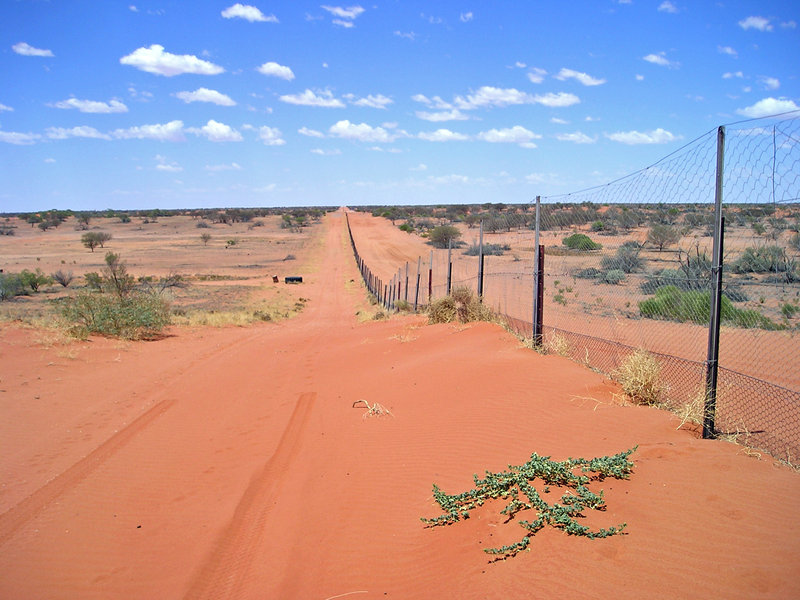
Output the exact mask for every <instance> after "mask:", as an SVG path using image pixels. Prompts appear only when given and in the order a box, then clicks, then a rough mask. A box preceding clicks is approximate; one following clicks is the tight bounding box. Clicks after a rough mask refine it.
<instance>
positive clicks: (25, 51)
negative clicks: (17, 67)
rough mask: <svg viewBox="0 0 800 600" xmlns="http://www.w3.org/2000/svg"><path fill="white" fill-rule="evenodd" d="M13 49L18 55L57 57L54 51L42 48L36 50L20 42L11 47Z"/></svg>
mask: <svg viewBox="0 0 800 600" xmlns="http://www.w3.org/2000/svg"><path fill="white" fill-rule="evenodd" d="M11 49H12V50H13V51H14V52H16V53H17V54H21V55H22V56H55V55H54V54H53V51H52V50H43V49H41V48H34V47H33V46H31V45H30V44H27V43H26V42H19V43H18V44H14V45H13V46H11Z"/></svg>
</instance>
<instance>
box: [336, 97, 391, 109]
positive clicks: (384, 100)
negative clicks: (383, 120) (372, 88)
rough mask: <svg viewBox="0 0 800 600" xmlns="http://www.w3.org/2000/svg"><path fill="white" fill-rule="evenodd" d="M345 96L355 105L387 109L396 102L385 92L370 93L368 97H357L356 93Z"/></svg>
mask: <svg viewBox="0 0 800 600" xmlns="http://www.w3.org/2000/svg"><path fill="white" fill-rule="evenodd" d="M344 97H345V98H346V99H347V100H348V101H349V102H350V104H352V105H353V106H364V107H368V108H381V109H385V108H386V107H387V106H388V105H389V104H394V100H392V99H391V98H389V97H387V96H384V95H383V94H369V95H368V96H367V97H366V98H358V99H356V96H355V94H345V95H344Z"/></svg>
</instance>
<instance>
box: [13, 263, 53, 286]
mask: <svg viewBox="0 0 800 600" xmlns="http://www.w3.org/2000/svg"><path fill="white" fill-rule="evenodd" d="M19 276H20V279H21V280H22V285H23V286H25V287H29V288H31V291H33V292H38V291H39V288H40V287H41V286H43V285H52V284H53V279H52V278H51V277H48V276H47V275H45V274H44V273H43V272H42V270H41V269H40V268H39V267H36V271H28V269H24V270H23V271H22V273H20V274H19Z"/></svg>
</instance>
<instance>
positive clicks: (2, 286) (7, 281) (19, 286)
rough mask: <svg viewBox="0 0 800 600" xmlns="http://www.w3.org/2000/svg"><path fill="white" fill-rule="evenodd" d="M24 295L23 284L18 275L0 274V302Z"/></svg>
mask: <svg viewBox="0 0 800 600" xmlns="http://www.w3.org/2000/svg"><path fill="white" fill-rule="evenodd" d="M24 294H25V284H24V283H23V281H22V278H21V277H20V275H19V273H0V301H2V300H10V299H11V298H14V297H16V296H22V295H24Z"/></svg>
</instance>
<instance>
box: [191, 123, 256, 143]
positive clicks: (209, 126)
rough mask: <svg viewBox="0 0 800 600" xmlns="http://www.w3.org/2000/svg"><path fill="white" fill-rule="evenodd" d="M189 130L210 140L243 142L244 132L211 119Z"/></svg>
mask: <svg viewBox="0 0 800 600" xmlns="http://www.w3.org/2000/svg"><path fill="white" fill-rule="evenodd" d="M187 131H188V132H190V133H193V134H195V135H198V136H201V137H204V138H206V139H207V140H208V141H209V142H241V141H242V140H243V139H244V138H242V134H241V133H239V132H238V131H236V130H235V129H234V128H233V127H231V126H230V125H225V123H220V122H219V121H215V120H214V119H209V120H208V123H206V124H205V125H203V126H202V127H200V128H199V129H198V128H196V127H191V128H188V129H187Z"/></svg>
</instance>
